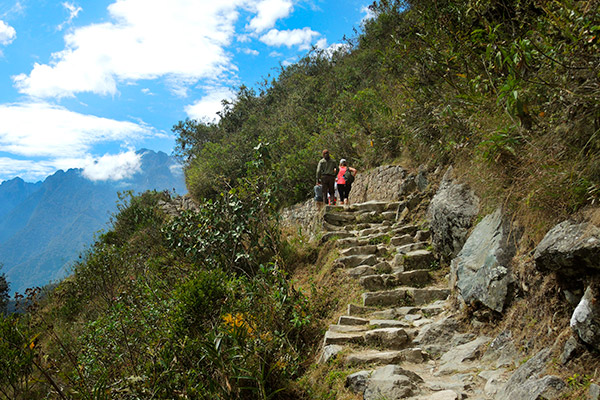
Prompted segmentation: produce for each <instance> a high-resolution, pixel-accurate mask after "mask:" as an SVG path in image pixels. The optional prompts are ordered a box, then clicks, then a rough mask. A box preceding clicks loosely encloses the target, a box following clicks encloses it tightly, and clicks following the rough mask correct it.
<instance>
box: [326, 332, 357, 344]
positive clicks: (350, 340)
mask: <svg viewBox="0 0 600 400" xmlns="http://www.w3.org/2000/svg"><path fill="white" fill-rule="evenodd" d="M364 342H365V337H364V333H363V332H335V331H331V330H328V331H327V332H325V339H324V341H323V345H324V346H328V345H331V344H337V345H344V344H364Z"/></svg>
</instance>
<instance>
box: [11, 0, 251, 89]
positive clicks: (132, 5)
mask: <svg viewBox="0 0 600 400" xmlns="http://www.w3.org/2000/svg"><path fill="white" fill-rule="evenodd" d="M245 1H246V0H221V1H212V0H202V1H200V0H198V1H177V2H172V1H165V0H117V1H116V2H115V3H113V4H111V5H110V6H109V7H108V11H109V13H110V16H111V17H112V22H106V23H101V24H92V25H88V26H85V27H81V28H78V29H75V30H73V31H72V32H71V33H69V34H67V35H66V36H65V49H64V50H62V51H60V52H57V53H54V54H53V55H52V61H51V62H50V63H49V64H38V63H36V64H35V65H34V67H33V70H32V71H31V72H30V73H29V75H27V74H20V75H17V76H14V77H13V80H14V83H15V86H16V87H17V89H18V90H19V91H20V92H21V93H24V94H27V95H30V96H34V97H57V98H60V97H66V96H73V95H75V94H76V93H79V92H93V93H97V94H103V95H107V94H109V95H115V94H116V93H117V84H118V83H120V82H127V81H135V80H140V79H156V78H161V77H164V78H166V79H167V80H168V81H169V82H170V83H172V84H173V85H174V86H175V87H179V86H181V85H190V84H193V83H195V82H197V81H198V80H199V79H202V78H215V77H218V76H219V75H221V74H223V73H224V72H226V71H230V70H232V69H233V67H232V65H231V60H230V55H229V54H228V53H227V52H226V51H225V49H224V48H225V47H226V46H228V45H229V44H230V43H231V41H232V38H233V36H234V33H235V29H234V28H235V26H234V24H235V21H236V20H237V19H238V11H237V7H239V6H240V5H242V4H244V3H245Z"/></svg>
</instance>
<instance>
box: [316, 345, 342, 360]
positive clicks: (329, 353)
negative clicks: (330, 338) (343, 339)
mask: <svg viewBox="0 0 600 400" xmlns="http://www.w3.org/2000/svg"><path fill="white" fill-rule="evenodd" d="M343 349H344V348H343V347H342V346H339V345H337V344H331V345H329V346H325V347H323V353H322V354H321V358H319V364H325V363H327V361H329V360H331V359H332V358H334V357H335V356H337V355H338V354H339V353H340V352H341V351H342V350H343Z"/></svg>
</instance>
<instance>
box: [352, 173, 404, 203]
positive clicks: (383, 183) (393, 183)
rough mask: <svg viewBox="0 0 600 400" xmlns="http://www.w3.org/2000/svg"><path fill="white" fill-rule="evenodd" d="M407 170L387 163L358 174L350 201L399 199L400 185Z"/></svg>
mask: <svg viewBox="0 0 600 400" xmlns="http://www.w3.org/2000/svg"><path fill="white" fill-rule="evenodd" d="M405 176H406V171H405V170H404V169H403V168H402V167H401V166H399V165H385V166H381V167H378V168H375V169H373V170H370V171H366V172H362V171H359V173H358V174H357V175H356V180H355V181H354V183H353V184H352V191H351V192H350V202H351V203H360V202H364V201H367V200H384V201H390V200H391V201H397V200H399V192H400V185H402V182H403V181H404V178H405Z"/></svg>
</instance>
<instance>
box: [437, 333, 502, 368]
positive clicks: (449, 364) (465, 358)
mask: <svg viewBox="0 0 600 400" xmlns="http://www.w3.org/2000/svg"><path fill="white" fill-rule="evenodd" d="M490 340H491V338H489V337H486V336H482V337H478V338H477V339H475V340H473V341H471V342H468V343H465V344H462V345H459V346H456V347H453V348H452V349H450V350H449V351H448V352H446V353H445V354H444V355H443V356H442V358H441V359H440V364H441V366H440V369H439V371H438V373H439V374H440V375H444V374H450V373H455V372H464V371H469V370H471V369H473V365H472V363H467V362H469V361H474V360H476V359H478V358H479V357H481V355H482V354H483V352H484V351H485V348H486V346H487V344H488V342H489V341H490ZM466 363H467V364H466Z"/></svg>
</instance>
